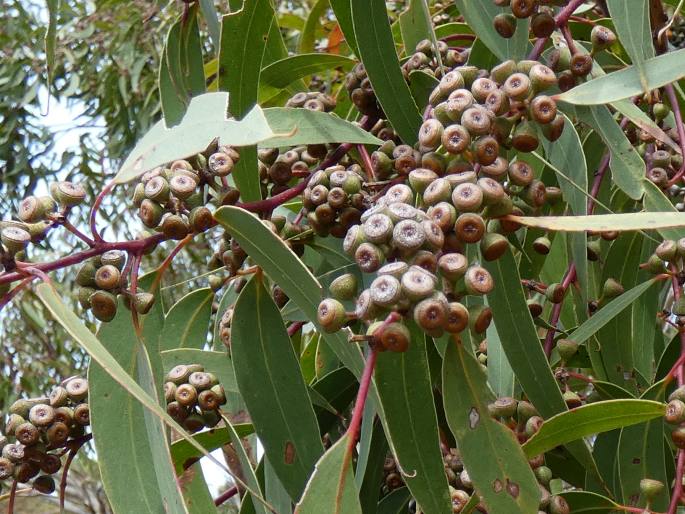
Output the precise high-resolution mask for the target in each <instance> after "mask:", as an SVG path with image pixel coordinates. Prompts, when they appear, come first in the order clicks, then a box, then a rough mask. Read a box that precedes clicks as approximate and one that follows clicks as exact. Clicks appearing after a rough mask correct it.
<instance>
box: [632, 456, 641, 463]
mask: <svg viewBox="0 0 685 514" xmlns="http://www.w3.org/2000/svg"><path fill="white" fill-rule="evenodd" d="M632 462H633V464H640V462H642V461H641V460H640V458H639V457H635V458H634V459H633V461H632Z"/></svg>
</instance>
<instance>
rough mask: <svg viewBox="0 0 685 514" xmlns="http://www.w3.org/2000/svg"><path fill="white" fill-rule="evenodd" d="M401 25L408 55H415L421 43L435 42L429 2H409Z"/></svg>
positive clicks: (400, 21)
mask: <svg viewBox="0 0 685 514" xmlns="http://www.w3.org/2000/svg"><path fill="white" fill-rule="evenodd" d="M399 23H400V31H401V32H402V41H403V42H404V52H405V53H406V54H407V55H411V54H412V53H413V51H414V49H415V48H416V45H417V44H418V42H419V41H421V40H423V39H428V40H429V41H434V40H435V34H434V33H433V23H432V22H431V14H430V10H429V9H428V2H427V0H409V2H408V5H407V8H406V9H405V10H404V11H403V12H402V13H401V14H400V16H399Z"/></svg>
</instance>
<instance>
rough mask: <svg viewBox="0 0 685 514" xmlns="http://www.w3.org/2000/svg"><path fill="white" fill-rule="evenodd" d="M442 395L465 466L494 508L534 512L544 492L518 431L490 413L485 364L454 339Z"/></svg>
mask: <svg viewBox="0 0 685 514" xmlns="http://www.w3.org/2000/svg"><path fill="white" fill-rule="evenodd" d="M442 384H443V400H444V403H445V415H446V416H447V422H448V423H449V426H450V429H451V430H452V433H453V434H454V436H455V438H456V439H457V446H458V447H459V450H460V454H461V458H462V460H463V461H464V468H465V469H466V470H467V471H468V474H469V477H470V478H471V480H472V481H473V484H474V487H475V489H476V490H477V491H478V493H479V494H480V495H481V496H482V498H483V501H484V502H485V504H486V506H487V508H488V510H489V511H491V512H506V513H508V514H509V513H511V514H515V513H521V514H527V513H532V512H535V511H536V509H537V508H538V503H539V498H540V491H539V488H538V484H537V481H536V479H535V475H534V474H533V472H532V470H531V469H530V466H529V465H528V460H527V459H526V456H525V455H524V454H523V452H522V451H521V445H520V444H519V443H518V441H517V440H516V438H515V436H514V433H513V432H512V431H511V430H509V429H508V428H506V427H505V426H504V425H502V424H501V423H499V422H497V421H496V420H494V419H493V418H492V417H490V414H489V412H488V403H489V402H490V401H492V400H494V398H493V395H492V393H491V392H490V390H489V389H488V386H487V383H486V380H485V375H484V374H483V372H482V371H481V367H480V364H479V363H478V361H477V360H476V359H475V357H473V356H472V355H471V354H470V353H469V352H468V351H466V349H465V348H464V345H463V344H462V343H461V342H455V341H449V343H448V344H447V351H446V352H445V358H444V359H443V368H442Z"/></svg>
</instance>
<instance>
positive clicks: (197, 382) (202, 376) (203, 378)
mask: <svg viewBox="0 0 685 514" xmlns="http://www.w3.org/2000/svg"><path fill="white" fill-rule="evenodd" d="M217 382H218V381H217V378H216V376H214V374H212V373H208V372H206V371H194V372H193V373H191V374H190V376H189V377H188V383H189V384H190V385H192V386H193V387H194V388H195V390H197V391H198V392H199V391H204V390H205V389H210V388H211V387H212V386H214V385H216V384H217Z"/></svg>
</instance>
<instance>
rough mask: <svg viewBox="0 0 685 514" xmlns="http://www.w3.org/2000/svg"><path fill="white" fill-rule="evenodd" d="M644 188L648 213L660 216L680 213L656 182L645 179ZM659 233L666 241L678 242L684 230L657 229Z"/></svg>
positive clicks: (645, 205)
mask: <svg viewBox="0 0 685 514" xmlns="http://www.w3.org/2000/svg"><path fill="white" fill-rule="evenodd" d="M644 186H645V197H644V200H643V202H644V207H645V210H646V211H650V212H655V213H659V214H665V213H669V215H672V214H673V213H676V212H679V211H678V210H677V209H676V208H675V206H674V205H673V204H672V203H671V200H669V199H668V198H667V197H666V195H665V194H664V193H663V191H662V190H661V189H659V187H658V186H657V185H656V184H655V183H654V182H652V181H651V180H647V179H645V180H644ZM657 232H659V234H660V235H661V237H663V238H664V239H674V240H676V241H677V240H678V239H680V238H681V237H682V235H683V233H682V230H680V229H675V228H661V229H657Z"/></svg>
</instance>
